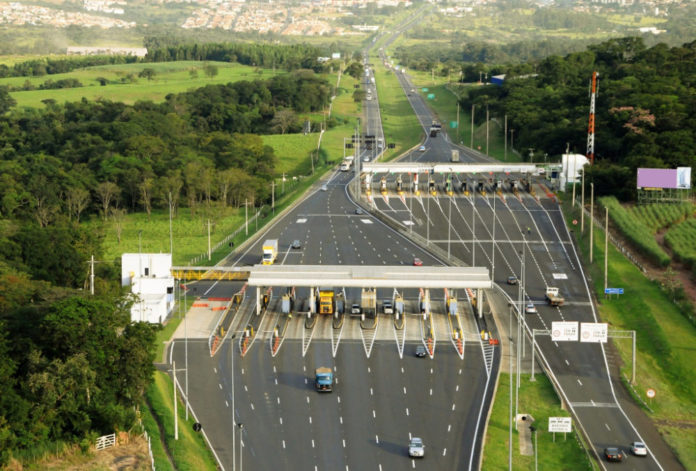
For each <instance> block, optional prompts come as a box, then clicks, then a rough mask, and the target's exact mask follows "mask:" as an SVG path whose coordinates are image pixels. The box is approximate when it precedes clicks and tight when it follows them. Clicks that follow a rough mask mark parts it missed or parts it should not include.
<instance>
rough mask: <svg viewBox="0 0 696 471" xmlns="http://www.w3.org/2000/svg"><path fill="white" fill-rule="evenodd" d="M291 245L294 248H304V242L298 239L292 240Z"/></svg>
mask: <svg viewBox="0 0 696 471" xmlns="http://www.w3.org/2000/svg"><path fill="white" fill-rule="evenodd" d="M291 247H292V248H293V249H301V248H302V244H301V243H300V241H299V240H298V239H295V240H293V241H292V245H291Z"/></svg>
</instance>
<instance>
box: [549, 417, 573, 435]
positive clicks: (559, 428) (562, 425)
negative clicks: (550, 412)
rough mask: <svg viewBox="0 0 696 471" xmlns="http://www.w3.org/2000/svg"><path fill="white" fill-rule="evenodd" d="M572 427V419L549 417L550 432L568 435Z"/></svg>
mask: <svg viewBox="0 0 696 471" xmlns="http://www.w3.org/2000/svg"><path fill="white" fill-rule="evenodd" d="M572 426H573V420H572V419H571V418H570V417H549V432H561V433H568V432H570V431H571V430H572V429H571V427H572Z"/></svg>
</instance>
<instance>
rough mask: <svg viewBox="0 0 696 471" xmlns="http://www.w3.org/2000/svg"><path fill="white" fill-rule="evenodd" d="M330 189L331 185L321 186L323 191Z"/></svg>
mask: <svg viewBox="0 0 696 471" xmlns="http://www.w3.org/2000/svg"><path fill="white" fill-rule="evenodd" d="M328 189H329V187H328V186H326V185H322V186H321V191H327V190H328Z"/></svg>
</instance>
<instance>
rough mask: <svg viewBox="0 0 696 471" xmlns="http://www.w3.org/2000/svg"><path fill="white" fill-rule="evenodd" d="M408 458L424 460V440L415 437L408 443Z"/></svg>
mask: <svg viewBox="0 0 696 471" xmlns="http://www.w3.org/2000/svg"><path fill="white" fill-rule="evenodd" d="M408 456H410V457H411V458H423V456H425V445H423V440H422V439H420V438H418V437H413V438H412V439H411V441H410V442H408Z"/></svg>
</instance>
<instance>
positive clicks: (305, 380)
mask: <svg viewBox="0 0 696 471" xmlns="http://www.w3.org/2000/svg"><path fill="white" fill-rule="evenodd" d="M304 384H307V378H305V379H304ZM244 387H245V388H246V386H244Z"/></svg>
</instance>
